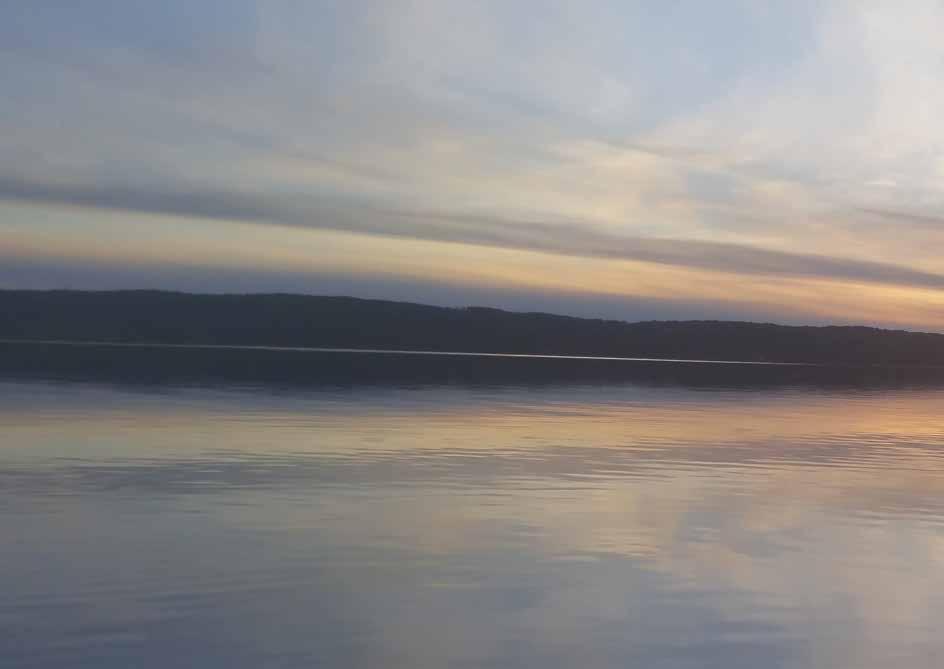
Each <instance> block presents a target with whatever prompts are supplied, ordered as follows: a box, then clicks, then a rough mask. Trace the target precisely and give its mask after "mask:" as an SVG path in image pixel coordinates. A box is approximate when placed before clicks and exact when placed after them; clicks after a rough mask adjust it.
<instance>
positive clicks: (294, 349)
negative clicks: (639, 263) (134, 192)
mask: <svg viewBox="0 0 944 669" xmlns="http://www.w3.org/2000/svg"><path fill="white" fill-rule="evenodd" d="M0 344H17V345H46V346H48V345H53V346H98V347H120V348H171V349H173V348H183V349H222V350H245V351H284V352H286V353H372V354H382V355H441V356H463V357H482V358H527V359H548V360H602V361H616V362H668V363H690V364H701V365H767V366H778V367H826V366H828V365H825V364H823V363H817V362H767V361H759V360H695V359H686V358H632V357H623V356H608V355H551V354H541V353H535V354H532V353H483V352H477V351H412V350H408V349H382V348H337V347H322V346H258V345H249V344H245V345H244V344H166V343H161V342H116V341H69V340H63V339H0Z"/></svg>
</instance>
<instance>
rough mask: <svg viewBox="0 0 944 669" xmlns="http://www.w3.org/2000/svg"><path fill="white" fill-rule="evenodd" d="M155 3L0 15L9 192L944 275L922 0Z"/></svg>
mask: <svg viewBox="0 0 944 669" xmlns="http://www.w3.org/2000/svg"><path fill="white" fill-rule="evenodd" d="M119 4H120V3H119ZM145 5H147V3H140V2H132V3H128V4H127V5H125V4H122V6H121V7H117V6H114V3H109V2H104V1H102V2H95V1H92V2H87V3H82V6H81V7H78V6H74V5H70V4H68V3H50V4H47V5H44V7H43V8H39V9H37V10H35V11H33V10H32V9H31V10H29V11H27V10H23V9H21V8H18V7H14V6H11V7H9V8H4V9H2V10H0V18H3V19H6V20H5V21H0V37H3V38H4V39H3V42H4V58H3V59H2V60H0V85H2V86H3V90H4V92H5V98H6V99H7V100H9V104H8V106H7V109H6V110H5V111H6V113H5V115H4V119H3V121H2V122H0V130H2V132H0V195H2V197H3V198H4V199H6V200H15V201H21V202H32V203H41V204H47V205H49V204H58V205H68V206H82V207H87V208H100V209H109V210H112V211H116V212H128V213H134V212H151V213H160V214H167V215H172V216H177V217H181V218H187V217H189V218H203V219H211V220H216V221H221V222H225V221H251V222H264V223H275V224H281V225H292V226H300V227H307V228H312V229H331V230H343V231H347V232H352V233H357V234H362V235H369V236H373V237H378V236H391V237H400V238H403V239H424V240H439V241H451V242H456V243H464V244H475V245H479V246H480V247H483V248H484V247H486V246H488V247H491V248H508V249H528V250H536V251H543V252H549V253H555V254H566V255H569V256H576V257H587V258H612V259H625V260H630V261H638V262H646V263H656V264H661V265H666V266H672V267H684V268H694V269H699V270H706V271H711V272H725V273H731V274H738V273H740V274H744V275H745V276H746V277H781V278H784V279H814V280H827V281H828V280H835V281H843V282H854V283H862V282H865V283H870V284H872V285H882V284H887V285H895V286H907V287H913V288H920V289H930V290H939V289H940V288H941V287H942V285H941V278H940V277H941V276H944V265H942V264H941V262H940V260H939V258H938V257H937V255H936V254H935V253H934V252H933V249H935V248H936V247H937V246H939V244H940V243H941V242H942V241H944V238H942V234H944V233H942V232H939V231H938V230H937V229H936V226H934V225H933V224H930V223H929V224H928V225H924V226H922V225H908V226H903V225H899V224H898V223H901V222H902V221H903V219H899V220H898V221H896V224H895V226H894V227H892V226H890V225H876V224H875V223H876V222H879V223H881V222H883V221H885V220H887V221H891V220H892V219H890V218H888V219H883V217H882V216H879V215H878V214H877V213H876V212H879V211H882V212H892V211H907V212H909V213H910V215H913V216H914V217H925V216H932V217H933V216H936V215H937V213H938V212H940V211H942V210H944V198H942V197H941V194H940V189H939V188H938V184H939V183H940V177H941V175H942V174H944V168H942V166H941V165H942V164H941V161H940V155H941V150H942V149H944V145H942V144H941V142H940V139H939V137H938V134H939V133H938V132H937V129H936V125H935V121H934V119H936V118H939V117H940V115H941V113H942V112H944V96H941V95H939V94H937V93H935V89H934V86H933V82H934V81H937V80H939V74H940V73H939V72H938V69H939V67H938V65H937V63H939V62H940V58H941V57H944V47H942V46H941V45H940V44H939V40H937V38H936V34H934V31H933V30H931V29H929V28H928V26H934V25H936V24H937V22H936V20H935V19H937V18H940V16H939V12H940V10H939V8H936V7H935V6H934V5H933V4H931V3H921V2H916V3H912V4H909V6H908V7H907V8H905V7H900V8H895V9H894V11H892V10H891V9H889V8H888V7H885V6H882V5H880V4H870V3H864V4H862V3H855V4H850V3H844V2H838V1H837V2H827V3H812V2H809V3H807V2H797V3H790V4H789V5H784V6H765V7H757V6H755V5H754V4H753V3H740V2H732V3H725V4H723V5H721V6H713V7H711V8H710V9H708V8H703V7H701V6H695V5H692V6H689V7H686V8H684V9H678V8H676V9H673V10H668V9H666V8H665V7H664V6H663V5H662V4H661V3H637V4H634V5H626V4H625V3H617V2H612V3H608V2H601V3H594V4H593V5H591V6H579V7H578V6H575V5H573V4H570V3H566V2H542V3H518V4H515V5H514V6H509V5H508V4H507V3H499V2H483V3H475V4H474V5H464V4H451V3H443V2H428V1H425V0H403V1H402V2H400V1H391V2H386V3H380V4H375V3H369V2H363V3H361V2H351V3H340V4H332V3H311V4H308V3H289V2H272V3H256V2H250V1H249V0H245V1H241V2H239V3H235V4H229V3H220V2H201V3H197V5H196V6H194V7H191V4H190V3H186V4H185V3H183V2H181V1H179V0H170V1H169V2H165V3H162V4H161V5H160V6H159V7H152V6H150V5H147V6H145ZM538 14H540V16H541V20H540V21H536V20H535V16H536V15H538ZM868 212H871V213H868ZM913 222H917V218H915V219H913ZM129 229H130V228H129ZM260 230H261V229H260ZM73 232H74V231H70V233H69V234H72V233H73ZM128 234H129V237H128V238H127V240H128V241H131V240H132V237H131V236H130V235H131V234H132V233H131V232H129V233H128ZM134 234H137V235H138V236H137V237H136V238H135V239H137V241H138V242H139V243H140V244H142V245H147V243H148V240H147V235H146V234H140V233H134ZM220 234H225V232H221V233H220ZM258 243H259V248H260V250H262V249H265V248H266V245H267V241H266V239H265V235H264V234H261V235H260V237H259V239H258ZM313 262H317V258H315V259H314V260H313ZM495 262H496V263H497V262H500V260H499V258H498V256H496V257H495ZM675 289H676V291H677V292H679V293H684V292H686V291H689V292H691V291H692V290H693V288H692V287H691V286H686V285H683V284H679V285H677V286H675ZM691 297H693V298H694V297H696V296H694V295H691ZM864 317H866V315H864Z"/></svg>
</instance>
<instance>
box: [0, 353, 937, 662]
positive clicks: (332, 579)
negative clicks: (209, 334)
mask: <svg viewBox="0 0 944 669" xmlns="http://www.w3.org/2000/svg"><path fill="white" fill-rule="evenodd" d="M942 407H944V372H941V371H935V370H903V369H880V368H869V369H851V368H849V369H839V368H818V367H803V366H797V367H775V366H763V365H744V366H741V365H715V364H699V363H665V362H628V361H612V360H610V361H606V360H555V359H507V358H479V357H467V356H466V357H460V356H415V355H399V354H398V355H394V354H382V353H376V354H366V353H343V352H314V351H307V352H306V351H277V350H209V349H204V350H200V349H179V350H165V349H159V348H120V349H119V348H114V347H105V346H102V347H95V346H91V347H68V346H55V345H17V344H9V343H7V344H0V537H2V538H0V591H2V593H3V596H2V597H0V665H3V666H11V667H13V666H15V667H43V668H45V667H95V668H96V669H101V668H105V669H110V668H118V667H121V668H125V667H145V668H150V667H155V668H156V667H170V666H187V667H191V666H192V667H210V668H213V667H221V668H222V667H227V668H229V667H237V668H238V667H267V668H273V667H384V668H399V667H402V668H404V669H405V668H426V667H429V668H433V667H446V666H449V667H524V668H530V667H535V668H536V667H540V668H542V669H545V668H548V669H554V668H557V667H585V668H593V667H644V668H676V667H678V668H683V667H686V668H687V667H719V668H737V667H752V668H753V667H772V668H780V667H823V668H826V667H857V668H871V667H875V668H882V669H885V668H887V667H889V666H896V667H901V668H902V669H904V668H924V667H929V668H930V667H940V666H941V665H942V662H944V635H942V634H941V627H940V621H941V620H942V619H944V457H942V454H944V420H942V418H941V414H942Z"/></svg>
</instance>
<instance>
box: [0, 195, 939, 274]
mask: <svg viewBox="0 0 944 669" xmlns="http://www.w3.org/2000/svg"><path fill="white" fill-rule="evenodd" d="M0 198H6V199H11V200H21V201H28V202H43V203H52V204H69V205H77V206H83V207H94V208H103V209H116V210H122V211H129V212H136V211H137V212H146V213H153V214H168V215H174V216H183V217H199V218H209V219H220V220H237V221H251V222H257V223H274V224H281V225H289V226H299V227H305V228H312V229H323V230H337V231H343V232H354V233H359V234H365V235H375V236H376V235H379V236H389V237H406V238H412V239H422V240H429V241H443V242H453V243H461V244H475V245H484V246H496V247H501V248H517V249H523V250H529V251H542V252H549V253H555V254H560V255H571V256H580V257H589V258H608V259H617V260H630V261H640V262H646V263H655V264H661V265H671V266H676V267H684V268H691V269H700V270H709V271H715V272H726V273H734V274H749V275H761V276H783V277H799V278H814V279H826V280H838V281H850V282H866V283H878V284H895V285H902V286H913V287H921V288H933V289H944V275H939V274H935V273H930V272H922V271H919V270H915V269H910V268H908V267H902V266H899V265H893V264H888V263H881V262H870V261H863V260H848V259H843V258H836V257H829V256H822V255H811V254H800V253H788V252H783V251H775V250H769V249H763V248H757V247H752V246H747V245H739V244H730V243H720V242H712V241H704V240H690V239H689V240H686V239H658V238H644V237H631V236H618V235H614V234H611V233H608V232H606V231H603V230H599V229H595V228H592V227H589V226H586V225H582V224H580V223H547V222H534V221H516V220H508V219H499V218H492V217H486V216H472V215H464V214H449V213H431V212H411V211H392V210H384V209H373V208H369V207H359V208H358V207H341V206H335V207H328V206H325V205H323V204H321V203H319V202H318V201H317V200H315V199H312V198H304V197H298V196H297V197H279V198H274V197H272V196H267V195H265V194H249V193H236V192H227V191H213V190H199V189H189V190H188V189H183V188H176V189H167V190H154V189H148V188H135V187H122V186H109V185H102V184H91V185H62V184H49V183H46V184H40V183H31V182H26V181H20V180H17V179H15V178H2V177H0Z"/></svg>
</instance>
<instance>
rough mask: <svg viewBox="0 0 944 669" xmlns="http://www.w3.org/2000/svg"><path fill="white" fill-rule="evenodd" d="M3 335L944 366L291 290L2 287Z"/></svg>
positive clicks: (857, 341) (781, 330)
mask: <svg viewBox="0 0 944 669" xmlns="http://www.w3.org/2000/svg"><path fill="white" fill-rule="evenodd" d="M0 339H28V340H70V341H107V342H139V343H167V344H227V345H268V346H311V347H340V348H385V349H412V350H430V351H475V352H500V353H539V354H564V355H601V356H628V357H652V358H686V359H704V360H745V361H777V362H816V363H867V364H869V363H877V364H933V365H944V335H939V334H929V333H914V332H905V331H899V330H880V329H876V328H868V327H835V326H834V327H793V326H783V325H773V324H767V323H742V322H731V321H646V322H640V323H626V322H622V321H612V320H594V319H584V318H571V317H567V316H555V315H552V314H542V313H514V312H508V311H502V310H499V309H490V308H484V307H468V308H458V309H452V308H444V307H433V306H426V305H421V304H412V303H407V302H388V301H382V300H362V299H356V298H351V297H315V296H304V295H284V294H255V295H194V294H187V293H173V292H162V291H108V292H85V291H19V290H12V291H0Z"/></svg>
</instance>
